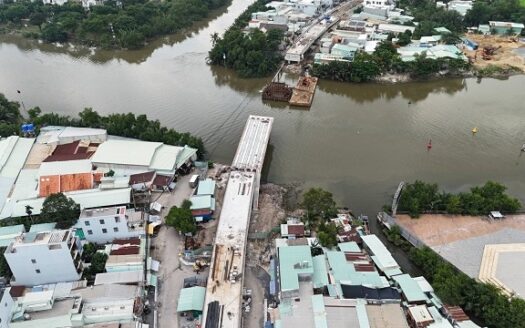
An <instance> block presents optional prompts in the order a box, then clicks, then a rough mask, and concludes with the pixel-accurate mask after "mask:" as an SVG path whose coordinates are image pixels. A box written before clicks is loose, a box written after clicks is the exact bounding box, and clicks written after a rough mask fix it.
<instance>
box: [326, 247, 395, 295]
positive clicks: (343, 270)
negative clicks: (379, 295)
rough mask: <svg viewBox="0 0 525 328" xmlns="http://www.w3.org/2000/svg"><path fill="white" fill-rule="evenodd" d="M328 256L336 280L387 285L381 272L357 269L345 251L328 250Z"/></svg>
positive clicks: (369, 285) (378, 286)
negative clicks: (349, 260)
mask: <svg viewBox="0 0 525 328" xmlns="http://www.w3.org/2000/svg"><path fill="white" fill-rule="evenodd" d="M326 256H327V258H328V263H329V265H330V267H331V268H332V274H333V275H334V278H335V280H336V282H341V283H345V284H347V285H362V286H367V287H376V288H381V287H385V286H384V283H383V281H382V280H381V276H380V275H379V273H377V272H376V271H373V272H365V271H363V272H358V271H356V269H355V268H354V264H353V263H352V262H348V261H347V260H346V257H345V254H344V253H343V252H336V251H329V252H326Z"/></svg>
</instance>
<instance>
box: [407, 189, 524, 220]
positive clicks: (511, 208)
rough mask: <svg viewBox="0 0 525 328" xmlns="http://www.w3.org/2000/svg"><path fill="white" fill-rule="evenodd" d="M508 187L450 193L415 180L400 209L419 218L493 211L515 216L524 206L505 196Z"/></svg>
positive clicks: (478, 213)
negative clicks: (424, 214)
mask: <svg viewBox="0 0 525 328" xmlns="http://www.w3.org/2000/svg"><path fill="white" fill-rule="evenodd" d="M505 190H506V187H505V186H503V185H501V184H499V183H496V182H492V181H488V182H487V183H485V185H483V186H482V187H473V188H471V189H470V192H462V193H459V194H457V195H456V194H450V193H445V192H439V190H438V185H437V184H430V183H425V182H422V181H418V180H416V181H415V182H414V183H410V184H407V185H406V186H405V188H404V189H403V192H402V193H401V197H400V198H399V205H398V209H399V210H400V211H407V212H408V213H409V214H410V216H412V217H418V216H419V215H420V214H421V213H424V212H447V213H449V214H462V215H487V214H488V213H489V212H490V211H501V212H503V213H515V212H516V211H517V210H518V209H520V207H521V204H520V202H519V201H518V200H517V199H516V198H512V197H510V196H508V195H507V194H506V193H505Z"/></svg>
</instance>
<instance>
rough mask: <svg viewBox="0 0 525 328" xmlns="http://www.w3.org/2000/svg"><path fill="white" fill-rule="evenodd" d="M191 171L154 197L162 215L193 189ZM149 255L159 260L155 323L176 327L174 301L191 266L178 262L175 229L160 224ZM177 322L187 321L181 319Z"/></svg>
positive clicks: (180, 244)
mask: <svg viewBox="0 0 525 328" xmlns="http://www.w3.org/2000/svg"><path fill="white" fill-rule="evenodd" d="M190 177H191V175H188V176H185V177H182V178H180V179H179V181H178V182H177V186H176V188H175V190H174V191H173V192H171V193H164V194H162V196H161V197H160V198H159V199H158V200H157V201H158V202H159V203H161V204H162V205H163V206H165V209H163V211H162V213H161V214H162V217H163V220H164V216H165V215H166V214H167V213H168V211H169V209H170V207H171V206H180V205H181V204H182V201H183V200H184V199H187V198H189V197H190V196H191V194H192V192H193V189H192V188H190V187H189V184H188V181H189V179H190ZM152 245H153V247H154V249H153V250H152V253H153V257H154V258H155V259H157V260H159V261H160V262H161V263H160V270H159V279H158V280H159V281H158V285H159V287H158V288H159V292H158V299H157V309H158V320H157V323H158V325H157V326H158V327H159V328H171V327H179V322H178V319H179V317H178V316H177V302H178V299H179V294H180V290H181V288H182V285H183V282H184V278H187V277H191V276H193V275H194V273H193V270H192V268H191V267H188V266H184V265H182V263H180V262H179V256H178V254H179V253H181V252H182V251H183V249H184V239H183V237H182V236H180V235H179V233H178V232H177V231H175V229H173V228H170V227H167V226H162V227H161V229H160V231H159V234H158V236H157V237H156V238H154V239H153V242H152ZM180 324H181V326H180V327H182V326H184V325H186V324H187V322H181V323H180Z"/></svg>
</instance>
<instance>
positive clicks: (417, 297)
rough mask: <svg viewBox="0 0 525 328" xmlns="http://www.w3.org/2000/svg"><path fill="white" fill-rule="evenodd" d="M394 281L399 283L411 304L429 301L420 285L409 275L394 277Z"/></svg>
mask: <svg viewBox="0 0 525 328" xmlns="http://www.w3.org/2000/svg"><path fill="white" fill-rule="evenodd" d="M393 279H394V281H396V282H397V284H398V285H399V288H401V291H402V292H403V295H405V298H406V299H407V301H408V302H409V303H413V302H423V301H426V300H428V297H427V296H426V295H425V293H423V291H422V290H421V287H419V285H418V283H417V282H416V281H415V280H414V279H412V277H410V275H409V274H402V275H398V276H394V277H393Z"/></svg>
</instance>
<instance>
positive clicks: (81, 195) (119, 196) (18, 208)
mask: <svg viewBox="0 0 525 328" xmlns="http://www.w3.org/2000/svg"><path fill="white" fill-rule="evenodd" d="M66 196H67V197H70V198H72V199H73V200H74V201H75V202H76V203H77V204H80V208H81V209H84V208H91V207H103V206H113V205H121V204H129V203H130V200H131V188H122V189H111V190H99V189H92V190H86V191H77V192H69V193H66ZM44 200H45V198H44V197H40V198H36V199H23V200H19V201H17V202H16V204H14V206H13V211H12V213H10V216H26V215H27V214H26V205H29V206H31V207H33V214H34V215H36V214H40V211H41V210H42V205H43V203H44ZM2 214H4V213H2Z"/></svg>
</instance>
